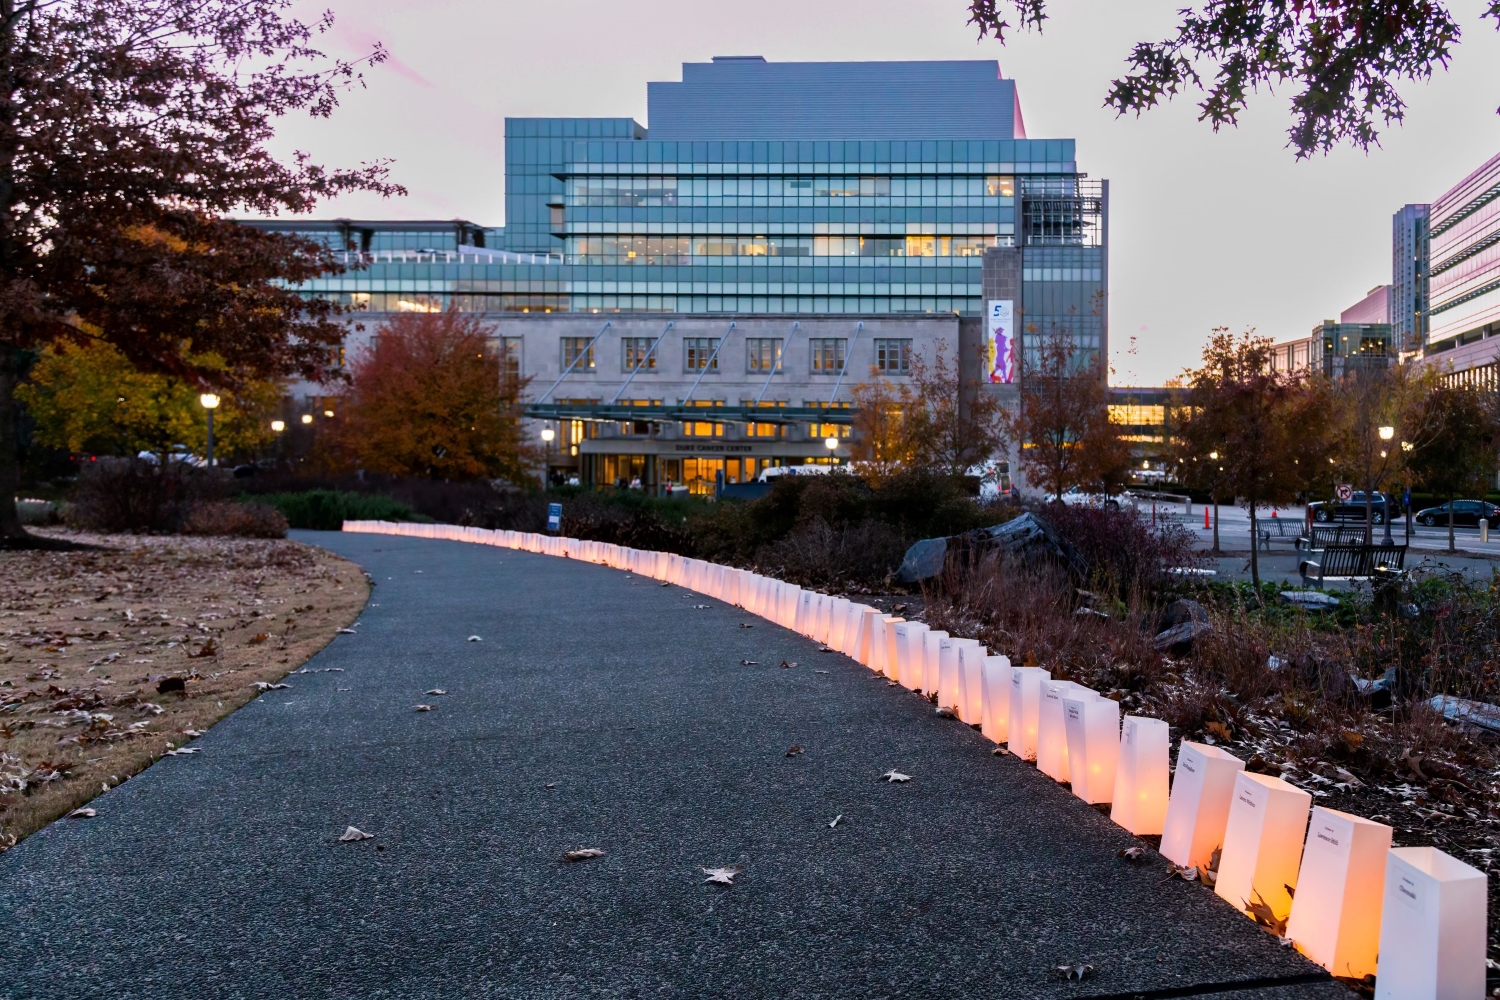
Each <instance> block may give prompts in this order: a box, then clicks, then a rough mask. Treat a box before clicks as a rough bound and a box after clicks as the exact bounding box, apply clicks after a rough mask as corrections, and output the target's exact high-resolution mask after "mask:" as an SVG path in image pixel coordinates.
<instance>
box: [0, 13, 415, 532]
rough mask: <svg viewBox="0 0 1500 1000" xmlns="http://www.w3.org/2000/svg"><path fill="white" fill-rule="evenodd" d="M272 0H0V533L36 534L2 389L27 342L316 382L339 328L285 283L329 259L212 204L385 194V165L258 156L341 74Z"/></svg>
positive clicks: (189, 377)
mask: <svg viewBox="0 0 1500 1000" xmlns="http://www.w3.org/2000/svg"><path fill="white" fill-rule="evenodd" d="M290 6H291V5H290V3H289V2H287V0H0V547H16V546H26V545H34V544H39V540H38V539H34V538H32V537H30V536H28V535H27V534H26V533H25V532H24V531H23V530H22V529H21V525H20V520H19V518H18V517H17V513H16V508H15V503H14V497H15V493H16V488H17V487H18V485H19V481H20V465H19V461H18V454H17V452H18V444H19V442H18V440H17V437H16V427H17V426H18V423H19V421H18V419H17V411H16V400H15V393H16V389H17V387H18V385H19V384H20V383H21V382H22V380H23V379H25V377H26V373H27V371H28V370H29V368H30V366H31V365H32V363H33V362H34V361H35V360H36V358H37V357H38V355H39V353H40V351H41V349H42V348H44V347H47V346H48V345H54V344H62V343H67V342H73V343H78V344H87V343H91V342H103V343H107V344H110V345H112V346H114V347H115V348H117V349H118V350H119V351H120V353H121V354H123V355H124V356H125V357H126V358H127V359H129V360H130V362H131V363H132V364H134V365H135V366H137V367H138V368H140V369H142V370H146V371H155V372H160V373H164V374H168V375H173V376H176V377H178V378H181V379H184V380H186V381H189V382H191V383H193V384H195V385H197V386H199V387H201V388H204V389H208V388H215V389H222V390H225V391H229V392H232V391H234V390H236V389H238V388H239V387H241V386H243V385H246V384H248V383H249V382H251V381H253V380H255V379H263V378H273V377H281V376H290V375H299V376H301V377H304V378H310V379H321V378H323V377H325V376H326V374H327V372H326V367H327V363H328V361H329V358H330V351H331V348H332V347H333V346H335V345H337V344H338V343H340V342H341V341H342V339H343V336H344V333H345V328H344V326H343V324H342V323H341V322H340V321H339V319H338V317H337V315H336V309H335V308H334V307H333V306H332V305H331V304H330V303H327V302H323V301H319V300H315V299H305V298H303V297H302V296H301V295H300V294H299V293H298V292H297V291H295V286H297V285H298V284H300V283H302V282H305V281H307V280H309V279H311V278H313V277H316V276H318V275H320V274H325V273H328V272H330V271H336V270H338V268H337V266H336V265H335V263H334V260H333V258H332V256H331V255H330V253H329V252H328V251H327V250H326V249H325V248H324V247H322V246H321V245H319V244H316V243H314V242H312V241H310V240H305V239H299V238H295V237H290V236H285V235H279V234H271V233H263V232H260V231H258V230H254V229H250V228H248V227H245V226H240V225H236V224H235V223H233V222H231V221H229V220H228V219H226V218H225V216H226V215H228V214H230V213H235V212H243V213H254V214H265V215H274V214H278V213H282V212H290V213H300V212H306V211H309V210H310V209H311V208H312V207H313V206H314V204H316V202H317V201H318V200H319V199H322V198H327V197H331V196H333V195H337V194H340V193H343V192H347V191H355V190H374V191H379V192H383V193H388V194H389V193H396V192H399V191H400V190H401V189H400V188H399V187H396V186H395V185H392V184H391V183H389V182H388V181H387V179H386V166H385V164H383V163H376V164H366V165H362V166H360V167H358V168H356V169H352V170H330V169H326V168H324V167H322V166H319V165H317V164H315V163H312V162H311V161H309V160H308V159H307V158H306V157H304V156H302V155H300V154H299V155H297V156H294V157H293V158H292V159H291V160H290V161H289V162H282V161H280V160H277V159H276V158H275V157H273V156H272V155H271V153H270V152H269V151H268V150H267V148H266V143H267V141H268V140H269V139H270V138H271V136H272V132H273V126H274V123H275V122H276V120H277V119H278V118H280V117H282V116H284V115H287V114H290V113H293V112H306V113H309V114H312V115H315V116H320V117H324V116H327V115H329V114H330V113H331V112H332V111H333V109H334V107H335V106H336V104H337V97H338V95H339V93H340V92H341V91H342V90H343V89H344V88H345V87H347V86H349V85H351V84H356V83H357V82H358V81H359V68H360V67H359V65H358V64H354V63H349V62H345V61H340V60H334V59H330V58H328V57H326V56H324V55H323V53H321V52H319V51H318V50H317V49H316V48H314V47H313V44H312V43H313V41H314V39H315V37H316V36H317V35H318V34H320V33H321V32H323V31H326V30H327V29H328V28H329V26H330V25H331V20H330V19H329V18H327V17H325V18H324V19H323V20H322V21H321V22H319V23H317V24H314V25H307V24H304V23H302V22H300V21H297V20H295V19H293V18H291V17H289V16H288V15H287V11H288V9H289V7H290ZM382 58H384V53H383V52H382V51H381V50H380V49H379V48H377V49H376V51H375V52H374V53H372V54H371V55H370V56H369V57H368V58H367V59H366V60H363V62H364V63H373V62H379V61H380V60H381V59H382ZM203 358H213V359H215V367H207V366H205V365H204V364H202V363H201V361H200V359H203Z"/></svg>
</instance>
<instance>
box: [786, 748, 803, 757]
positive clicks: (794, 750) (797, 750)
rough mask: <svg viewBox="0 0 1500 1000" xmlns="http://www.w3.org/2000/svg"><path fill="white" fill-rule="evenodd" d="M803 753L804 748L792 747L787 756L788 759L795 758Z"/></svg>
mask: <svg viewBox="0 0 1500 1000" xmlns="http://www.w3.org/2000/svg"><path fill="white" fill-rule="evenodd" d="M801 752H802V748H801V747H796V746H794V747H792V748H791V749H790V750H788V751H787V752H786V755H787V756H788V757H795V756H797V755H798V754H799V753H801Z"/></svg>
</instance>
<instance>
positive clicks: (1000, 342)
mask: <svg viewBox="0 0 1500 1000" xmlns="http://www.w3.org/2000/svg"><path fill="white" fill-rule="evenodd" d="M989 306H990V308H989V313H988V319H987V320H986V325H985V337H984V351H985V359H986V364H987V366H988V367H989V371H990V381H991V382H1004V383H1006V384H1009V383H1011V382H1014V381H1015V380H1016V352H1015V344H1016V336H1015V316H1016V304H1015V302H1014V301H1013V300H1011V299H991V300H990V303H989Z"/></svg>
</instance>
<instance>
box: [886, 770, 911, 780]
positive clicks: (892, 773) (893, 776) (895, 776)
mask: <svg viewBox="0 0 1500 1000" xmlns="http://www.w3.org/2000/svg"><path fill="white" fill-rule="evenodd" d="M881 777H882V778H884V779H885V780H886V781H897V782H899V781H910V780H911V775H909V774H902V773H901V772H900V771H897V770H896V769H895V768H892V769H891V770H889V771H887V772H885V773H884V774H882V775H881Z"/></svg>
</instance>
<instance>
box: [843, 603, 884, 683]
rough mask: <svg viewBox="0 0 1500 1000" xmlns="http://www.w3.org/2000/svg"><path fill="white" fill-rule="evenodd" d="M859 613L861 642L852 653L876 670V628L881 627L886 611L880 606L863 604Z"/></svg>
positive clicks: (861, 661)
mask: <svg viewBox="0 0 1500 1000" xmlns="http://www.w3.org/2000/svg"><path fill="white" fill-rule="evenodd" d="M859 613H860V619H859V644H858V645H857V646H856V647H855V648H854V652H853V653H851V654H850V655H851V656H853V657H854V658H855V659H856V660H858V661H859V662H860V663H863V664H864V665H865V666H867V667H869V668H870V669H871V670H875V669H877V668H876V666H875V663H874V657H875V644H876V643H875V630H876V629H878V628H879V627H880V621H881V619H883V618H884V617H885V612H883V611H881V610H880V609H879V608H871V607H865V606H864V605H861V606H860V611H859Z"/></svg>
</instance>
